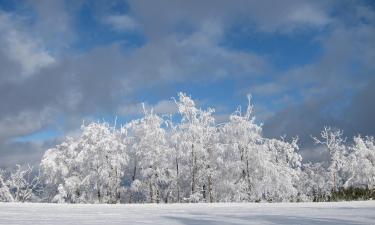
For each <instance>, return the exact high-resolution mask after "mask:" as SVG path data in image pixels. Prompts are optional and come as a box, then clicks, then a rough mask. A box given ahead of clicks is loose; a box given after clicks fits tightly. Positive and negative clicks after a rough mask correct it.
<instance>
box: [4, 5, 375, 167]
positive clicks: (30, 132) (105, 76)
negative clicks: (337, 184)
mask: <svg viewBox="0 0 375 225" xmlns="http://www.w3.org/2000/svg"><path fill="white" fill-rule="evenodd" d="M374 59H375V2H374V1H364V0H358V1H355V0H353V1H350V0H324V1H323V0H322V1H319V0H317V1H305V0H284V1H276V0H274V1H270V0H263V1H251V0H232V1H230V0H227V1H224V0H204V1H202V0H200V1H198V0H190V1H183V0H176V1H168V0H155V1H146V0H128V1H122V0H114V1H112V0H107V1H104V0H97V1H89V0H87V1H85V0H71V1H68V0H65V1H64V0H25V1H21V0H0V103H1V106H0V168H1V167H5V168H7V167H13V166H14V165H15V164H16V163H20V164H24V163H30V164H37V163H38V162H39V161H40V159H41V157H42V155H43V153H44V151H45V150H46V149H48V148H49V147H51V146H54V145H56V144H58V143H60V142H61V141H62V140H63V139H64V137H65V136H74V135H77V134H78V133H79V129H80V125H81V124H82V122H83V121H97V120H100V121H103V120H104V121H107V122H110V123H114V121H115V119H116V118H117V121H118V123H125V122H126V121H129V120H130V119H133V118H136V117H139V116H141V114H142V110H141V103H142V102H144V103H145V104H146V106H147V107H149V108H154V111H155V112H157V113H160V114H168V113H174V112H176V107H175V105H174V103H173V101H172V99H171V98H172V97H176V96H177V93H178V92H180V91H182V92H185V93H187V94H188V95H191V96H192V98H193V99H195V100H196V101H197V103H198V105H199V107H202V108H206V107H214V108H215V109H216V113H215V117H216V120H217V121H218V122H224V121H226V120H227V119H228V116H229V115H230V114H231V113H232V112H233V111H235V110H236V108H237V106H238V105H242V107H245V106H246V104H247V100H246V94H248V93H250V94H252V100H253V104H254V108H255V112H254V116H255V118H256V121H257V123H259V124H263V133H264V135H265V136H266V137H280V136H284V135H285V136H286V137H287V138H291V137H295V136H297V135H298V137H299V144H300V146H301V154H302V155H303V157H304V159H305V161H319V160H324V159H326V157H327V154H326V152H324V151H323V150H322V149H321V148H319V147H318V146H315V145H313V141H312V139H311V135H313V136H317V135H319V133H320V131H321V130H322V129H323V127H324V126H325V125H327V126H333V127H337V128H340V129H343V130H344V134H345V135H346V136H348V137H352V136H354V135H358V134H361V135H372V136H374V135H375V120H374V115H375V100H374V98H375V61H374Z"/></svg>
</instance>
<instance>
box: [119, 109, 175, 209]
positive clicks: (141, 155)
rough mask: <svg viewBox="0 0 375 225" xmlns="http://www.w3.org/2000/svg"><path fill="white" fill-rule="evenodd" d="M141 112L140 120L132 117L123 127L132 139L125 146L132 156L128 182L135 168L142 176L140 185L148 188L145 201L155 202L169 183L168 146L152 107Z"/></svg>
mask: <svg viewBox="0 0 375 225" xmlns="http://www.w3.org/2000/svg"><path fill="white" fill-rule="evenodd" d="M144 113H145V115H144V117H143V118H142V119H139V120H134V121H132V122H131V123H129V124H127V126H126V128H127V134H128V137H127V138H128V139H132V140H131V141H130V143H131V146H130V147H129V149H132V156H133V157H134V162H133V164H134V165H133V167H134V172H133V176H134V178H132V182H134V181H135V180H136V178H135V175H136V170H137V168H138V169H139V170H140V175H141V176H142V177H139V178H138V179H139V180H141V181H144V188H146V187H147V188H146V189H148V192H147V193H148V194H147V196H148V197H147V198H148V202H150V203H158V202H160V201H161V200H163V201H166V199H167V193H164V190H165V189H167V188H168V186H169V185H170V183H171V177H170V172H169V171H168V167H166V157H167V155H166V154H167V150H168V145H167V141H166V138H165V130H164V129H163V128H162V127H161V126H162V123H163V122H164V121H163V119H162V118H161V117H159V116H158V115H156V114H154V113H153V111H152V110H151V111H150V112H148V111H147V110H146V109H144ZM133 189H134V187H133ZM137 191H138V190H137ZM130 201H131V200H130Z"/></svg>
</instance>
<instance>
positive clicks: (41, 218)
mask: <svg viewBox="0 0 375 225" xmlns="http://www.w3.org/2000/svg"><path fill="white" fill-rule="evenodd" d="M0 224H6V225H12V224H34V225H36V224H53V225H56V224H77V225H78V224H92V225H93V224H101V225H103V224H156V225H159V224H163V225H164V224H171V225H173V224H186V225H193V224H205V225H211V224H220V225H222V224H301V225H306V224H342V225H347V224H375V201H366V202H339V203H336V202H334V203H234V204H233V203H228V204H225V203H217V204H216V203H214V204H203V203H200V204H168V205H167V204H159V205H156V204H132V205H82V204H77V205H74V204H46V203H23V204H22V203H0Z"/></svg>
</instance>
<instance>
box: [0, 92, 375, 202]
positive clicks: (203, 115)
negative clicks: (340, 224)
mask: <svg viewBox="0 0 375 225" xmlns="http://www.w3.org/2000/svg"><path fill="white" fill-rule="evenodd" d="M174 100H175V103H176V106H177V108H178V113H177V115H157V114H156V113H154V112H153V110H152V109H151V110H147V109H145V107H144V109H143V113H144V115H143V117H142V118H139V119H135V120H132V121H130V122H128V123H126V124H123V125H122V126H120V127H116V125H115V126H113V127H112V126H110V125H109V124H108V123H105V122H103V123H100V122H96V123H90V124H88V125H82V127H81V131H82V132H81V134H80V135H79V136H76V137H68V138H66V140H65V141H64V142H63V143H61V144H59V145H57V146H56V147H54V148H52V149H49V150H47V151H46V152H45V154H44V156H43V158H42V161H41V163H40V171H41V174H36V173H34V176H29V175H32V174H33V173H31V170H30V168H29V169H27V168H26V170H23V169H21V167H20V166H18V167H17V169H16V170H15V171H13V172H11V173H8V174H6V173H1V175H0V201H21V202H22V201H42V202H54V203H146V202H147V203H178V202H259V201H269V202H281V201H321V200H329V199H330V196H331V195H332V193H334V192H337V191H339V190H342V189H345V188H351V187H352V188H361V189H366V190H373V189H374V188H375V147H374V143H375V142H374V138H373V137H365V138H363V137H361V136H357V137H355V138H354V139H353V141H352V142H349V141H348V142H347V141H346V138H345V137H344V136H343V131H341V130H338V129H333V128H330V127H326V128H324V130H323V131H322V133H321V137H314V138H313V140H314V141H315V143H316V144H317V145H320V146H321V147H323V148H325V149H326V151H327V152H328V153H329V156H330V160H329V162H328V164H324V163H306V164H302V157H301V155H300V154H299V153H298V151H299V147H298V140H297V138H292V139H291V140H286V139H285V138H280V139H271V138H266V137H263V134H262V127H261V126H260V125H258V124H256V123H255V120H254V116H253V106H252V104H251V98H250V96H248V101H249V102H248V106H247V108H246V110H245V111H241V108H240V107H239V108H238V109H237V110H236V111H235V112H234V113H233V114H232V115H231V116H230V118H229V121H227V122H225V123H222V124H217V123H216V122H215V119H214V113H215V110H214V109H212V108H207V109H201V108H198V107H197V106H196V104H195V102H194V101H193V99H192V98H191V97H189V96H187V95H186V94H184V93H179V94H178V98H177V99H174ZM33 178H34V179H33Z"/></svg>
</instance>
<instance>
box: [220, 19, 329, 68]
mask: <svg viewBox="0 0 375 225" xmlns="http://www.w3.org/2000/svg"><path fill="white" fill-rule="evenodd" d="M326 32H328V30H326V29H322V30H318V31H317V30H313V29H308V28H307V29H305V30H300V31H295V32H292V33H281V32H260V31H258V30H256V27H254V26H248V25H246V24H236V25H234V26H232V27H231V28H230V29H229V30H227V32H226V33H225V37H224V39H223V40H222V42H221V46H223V47H226V48H229V49H235V50H239V51H245V52H251V53H255V54H258V55H261V56H264V57H266V58H267V59H268V60H270V62H271V64H272V65H273V67H274V68H275V69H276V70H279V71H285V70H288V69H290V68H291V67H295V66H300V65H305V64H309V63H312V62H314V61H316V60H318V59H319V58H320V57H321V56H322V54H323V48H322V46H321V44H320V43H319V41H318V37H319V35H322V34H324V33H326Z"/></svg>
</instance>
